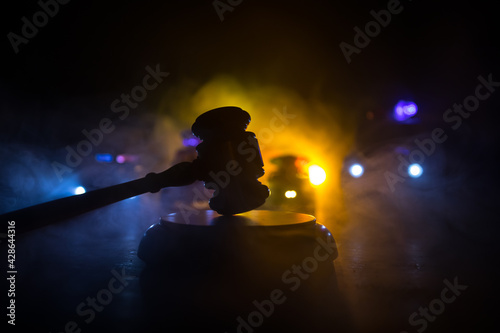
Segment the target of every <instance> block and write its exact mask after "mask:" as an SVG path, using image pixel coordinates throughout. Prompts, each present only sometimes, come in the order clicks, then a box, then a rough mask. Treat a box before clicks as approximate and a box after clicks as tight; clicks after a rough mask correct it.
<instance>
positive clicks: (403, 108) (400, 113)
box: [393, 100, 418, 121]
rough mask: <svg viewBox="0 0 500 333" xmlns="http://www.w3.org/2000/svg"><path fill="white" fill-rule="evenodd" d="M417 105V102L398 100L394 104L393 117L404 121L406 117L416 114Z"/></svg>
mask: <svg viewBox="0 0 500 333" xmlns="http://www.w3.org/2000/svg"><path fill="white" fill-rule="evenodd" d="M417 111H418V106H417V104H415V103H413V102H409V101H403V100H401V101H399V102H398V103H397V104H396V106H394V114H393V116H394V119H396V120H397V121H405V120H406V119H408V118H411V117H413V116H414V115H416V114H417Z"/></svg>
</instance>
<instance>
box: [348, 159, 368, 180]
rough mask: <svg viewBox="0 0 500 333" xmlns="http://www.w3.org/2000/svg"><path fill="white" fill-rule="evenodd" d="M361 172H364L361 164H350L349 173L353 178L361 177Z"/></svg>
mask: <svg viewBox="0 0 500 333" xmlns="http://www.w3.org/2000/svg"><path fill="white" fill-rule="evenodd" d="M363 172H365V170H364V169H363V167H362V166H361V164H358V163H356V164H353V165H351V167H350V168H349V173H350V174H351V176H353V177H354V178H359V177H361V176H362V175H363Z"/></svg>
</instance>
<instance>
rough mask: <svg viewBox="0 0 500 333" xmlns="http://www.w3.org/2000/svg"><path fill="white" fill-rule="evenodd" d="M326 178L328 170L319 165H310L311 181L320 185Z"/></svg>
mask: <svg viewBox="0 0 500 333" xmlns="http://www.w3.org/2000/svg"><path fill="white" fill-rule="evenodd" d="M325 180H326V172H325V170H323V168H322V167H320V166H319V165H311V166H310V167H309V181H310V182H311V184H313V185H320V184H323V182H324V181H325Z"/></svg>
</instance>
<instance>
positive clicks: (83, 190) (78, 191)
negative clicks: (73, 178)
mask: <svg viewBox="0 0 500 333" xmlns="http://www.w3.org/2000/svg"><path fill="white" fill-rule="evenodd" d="M85 192H86V191H85V187H83V186H78V187H77V188H75V191H74V193H75V194H76V195H79V194H83V193H85Z"/></svg>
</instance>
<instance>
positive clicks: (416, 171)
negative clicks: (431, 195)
mask: <svg viewBox="0 0 500 333" xmlns="http://www.w3.org/2000/svg"><path fill="white" fill-rule="evenodd" d="M423 172H424V169H422V167H421V166H420V164H417V163H413V164H411V165H410V166H409V167H408V175H410V177H413V178H418V177H420V176H421V175H422V173H423Z"/></svg>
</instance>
